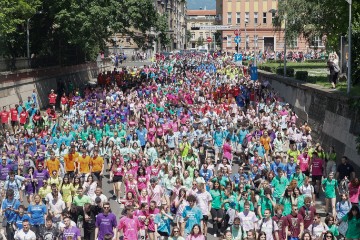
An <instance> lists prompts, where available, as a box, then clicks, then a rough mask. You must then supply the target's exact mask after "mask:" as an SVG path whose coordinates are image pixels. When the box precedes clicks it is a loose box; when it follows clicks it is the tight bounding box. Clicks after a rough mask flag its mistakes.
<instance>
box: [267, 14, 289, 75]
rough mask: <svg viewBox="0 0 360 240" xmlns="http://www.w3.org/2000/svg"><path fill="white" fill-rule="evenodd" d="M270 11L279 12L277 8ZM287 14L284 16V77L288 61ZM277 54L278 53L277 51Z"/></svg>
mask: <svg viewBox="0 0 360 240" xmlns="http://www.w3.org/2000/svg"><path fill="white" fill-rule="evenodd" d="M269 13H272V14H275V13H277V10H276V9H270V10H269ZM286 19H287V17H286V15H285V16H284V77H286V61H287V59H286V58H287V54H286ZM275 55H276V53H275Z"/></svg>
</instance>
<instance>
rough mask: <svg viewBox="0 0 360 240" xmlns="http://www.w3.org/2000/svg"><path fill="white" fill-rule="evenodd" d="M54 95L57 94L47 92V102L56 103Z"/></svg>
mask: <svg viewBox="0 0 360 240" xmlns="http://www.w3.org/2000/svg"><path fill="white" fill-rule="evenodd" d="M56 97H57V95H56V94H55V93H50V94H49V103H50V104H55V103H56Z"/></svg>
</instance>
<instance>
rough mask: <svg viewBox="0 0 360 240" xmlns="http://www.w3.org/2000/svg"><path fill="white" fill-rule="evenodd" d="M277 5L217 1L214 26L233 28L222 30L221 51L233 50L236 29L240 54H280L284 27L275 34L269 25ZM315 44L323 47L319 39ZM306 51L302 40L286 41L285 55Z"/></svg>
mask: <svg viewBox="0 0 360 240" xmlns="http://www.w3.org/2000/svg"><path fill="white" fill-rule="evenodd" d="M277 5H278V1H277V0H216V15H217V16H216V17H217V18H216V19H217V24H218V25H228V26H232V27H231V29H229V30H223V31H222V49H223V51H228V52H235V51H236V46H237V44H236V43H235V37H236V35H235V30H236V29H237V30H238V32H239V33H240V34H239V36H240V43H239V50H240V51H246V52H253V51H255V50H256V51H259V50H261V51H263V52H264V51H267V52H282V51H283V49H284V43H285V39H284V28H283V27H284V26H283V27H282V29H281V31H276V32H275V31H274V26H273V24H272V20H273V18H274V17H275V16H276V12H277ZM289 42H290V43H289ZM315 42H316V44H317V46H316V47H318V48H323V47H324V44H323V42H322V40H321V39H318V40H317V41H315ZM308 50H309V47H308V44H307V42H306V40H305V39H303V38H300V37H299V38H297V39H291V41H288V44H287V51H288V52H289V51H294V52H297V51H302V52H306V51H308Z"/></svg>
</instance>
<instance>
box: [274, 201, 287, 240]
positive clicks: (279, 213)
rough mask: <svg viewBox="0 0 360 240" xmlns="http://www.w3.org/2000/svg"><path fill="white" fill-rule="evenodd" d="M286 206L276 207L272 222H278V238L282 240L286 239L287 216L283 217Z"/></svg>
mask: <svg viewBox="0 0 360 240" xmlns="http://www.w3.org/2000/svg"><path fill="white" fill-rule="evenodd" d="M283 211H284V206H282V205H276V207H275V215H274V216H273V217H272V220H273V221H275V222H276V224H277V226H278V237H279V239H280V240H283V239H285V221H286V216H283Z"/></svg>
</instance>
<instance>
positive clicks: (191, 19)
mask: <svg viewBox="0 0 360 240" xmlns="http://www.w3.org/2000/svg"><path fill="white" fill-rule="evenodd" d="M186 15H187V30H188V31H190V33H191V38H190V41H189V43H188V48H196V47H199V46H198V43H200V42H201V41H202V42H203V43H204V44H203V45H205V46H206V45H207V44H208V43H207V41H206V39H207V38H208V37H211V38H212V44H209V45H210V49H213V48H214V33H215V32H214V31H213V30H192V29H191V28H194V27H198V26H212V25H215V24H216V21H215V17H216V10H187V14H186Z"/></svg>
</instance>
